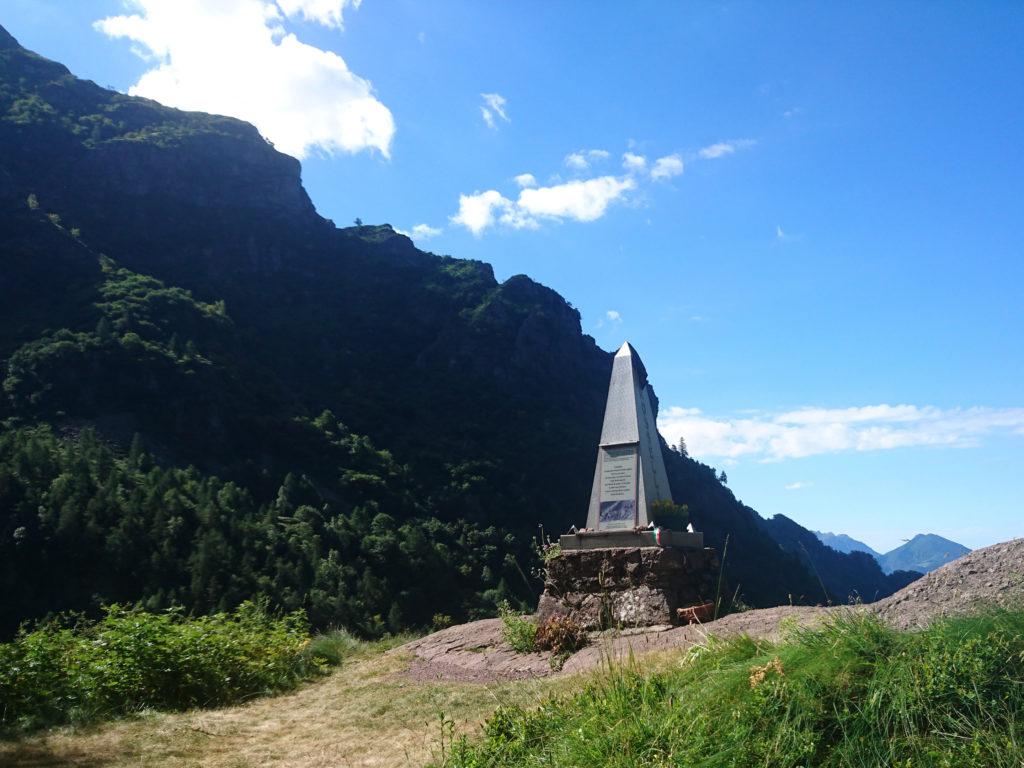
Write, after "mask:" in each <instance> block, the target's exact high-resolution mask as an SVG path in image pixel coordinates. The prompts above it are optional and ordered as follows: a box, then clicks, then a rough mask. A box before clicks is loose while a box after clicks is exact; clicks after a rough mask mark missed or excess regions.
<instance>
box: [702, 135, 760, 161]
mask: <svg viewBox="0 0 1024 768" xmlns="http://www.w3.org/2000/svg"><path fill="white" fill-rule="evenodd" d="M755 144H757V142H756V141H755V140H754V139H732V140H730V141H719V142H717V143H715V144H711V145H709V146H707V147H704V148H703V149H700V150H698V151H697V154H698V155H699V156H700V157H701V159H703V160H717V159H718V158H720V157H726V156H727V155H731V154H733V153H734V152H736V151H737V150H740V149H749V148H750V147H752V146H754V145H755Z"/></svg>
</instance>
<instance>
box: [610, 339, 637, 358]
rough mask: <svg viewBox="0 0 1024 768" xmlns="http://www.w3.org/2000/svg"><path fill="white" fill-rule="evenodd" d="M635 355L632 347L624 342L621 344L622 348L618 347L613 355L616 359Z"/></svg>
mask: <svg viewBox="0 0 1024 768" xmlns="http://www.w3.org/2000/svg"><path fill="white" fill-rule="evenodd" d="M635 353H636V350H635V349H633V345H632V344H630V343H629V342H628V341H624V342H622V346H621V347H619V351H618V352H616V353H615V356H616V357H620V356H621V357H631V356H632V355H633V354H635Z"/></svg>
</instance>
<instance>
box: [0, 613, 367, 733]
mask: <svg viewBox="0 0 1024 768" xmlns="http://www.w3.org/2000/svg"><path fill="white" fill-rule="evenodd" d="M357 642H358V641H356V640H353V639H352V638H351V637H350V636H348V635H346V634H345V633H332V634H330V635H325V636H320V637H318V638H316V639H315V640H313V641H311V640H310V638H309V632H308V626H307V624H306V618H305V615H304V614H303V613H302V612H301V611H298V612H295V613H291V614H287V615H284V616H275V615H273V614H271V613H269V612H268V611H267V609H266V607H265V606H264V605H261V604H255V603H244V604H243V605H241V606H240V607H239V608H237V609H236V610H235V611H234V612H232V613H218V614H214V615H211V616H202V617H199V618H189V617H186V616H185V615H184V614H183V613H182V612H181V611H180V610H169V611H165V612H163V613H148V612H146V611H143V610H141V609H138V608H125V607H122V606H117V605H114V606H110V607H108V608H107V609H106V613H105V615H104V616H103V618H102V619H100V620H99V621H96V622H87V621H84V620H78V621H74V620H72V619H69V618H67V617H65V618H64V619H61V620H54V621H50V622H47V623H45V624H42V625H40V626H38V627H37V628H36V629H34V630H31V631H29V630H27V629H23V630H22V631H21V632H19V634H18V635H17V637H15V639H14V640H13V641H12V642H10V643H3V644H0V732H4V733H6V734H7V735H12V734H15V733H18V732H23V731H26V730H31V729H34V728H39V727H42V726H48V725H57V724H64V723H82V722H88V721H92V720H97V719H101V718H106V717H112V716H117V715H122V714H127V713H131V712H135V711H138V710H142V709H150V708H152V709H161V710H181V709H188V708H190V707H197V706H213V705H222V704H228V703H231V702H237V701H240V700H243V699H247V698H250V697H253V696H257V695H260V694H263V693H270V692H275V691H282V690H287V689H289V688H292V687H294V686H295V685H296V684H297V683H298V682H300V681H302V680H304V679H307V678H309V677H312V676H314V675H316V674H318V673H320V672H322V671H323V670H325V669H326V667H328V666H330V665H332V664H338V663H340V661H341V660H342V658H344V657H345V655H346V654H347V653H349V652H350V651H351V650H352V648H353V644H355V643H357Z"/></svg>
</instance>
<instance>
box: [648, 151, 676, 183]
mask: <svg viewBox="0 0 1024 768" xmlns="http://www.w3.org/2000/svg"><path fill="white" fill-rule="evenodd" d="M682 172H683V158H681V157H680V156H679V155H666V156H665V157H659V158H658V159H657V160H656V161H655V162H654V165H653V166H652V167H651V178H652V179H654V180H655V181H657V180H659V179H671V178H672V177H673V176H678V175H679V174H681V173H682Z"/></svg>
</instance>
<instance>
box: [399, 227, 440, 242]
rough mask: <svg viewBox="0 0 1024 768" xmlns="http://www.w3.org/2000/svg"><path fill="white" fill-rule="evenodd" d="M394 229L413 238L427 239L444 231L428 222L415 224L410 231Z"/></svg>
mask: <svg viewBox="0 0 1024 768" xmlns="http://www.w3.org/2000/svg"><path fill="white" fill-rule="evenodd" d="M395 231H396V232H398V233H399V234H402V235H405V236H406V237H409V238H412V239H413V240H429V239H430V238H432V237H437V236H438V235H440V234H441V233H442V232H444V230H443V229H441V228H440V227H432V226H430V225H429V224H417V225H416V226H414V227H413V228H412V232H406V231H405V230H402V229H396V230H395Z"/></svg>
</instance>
